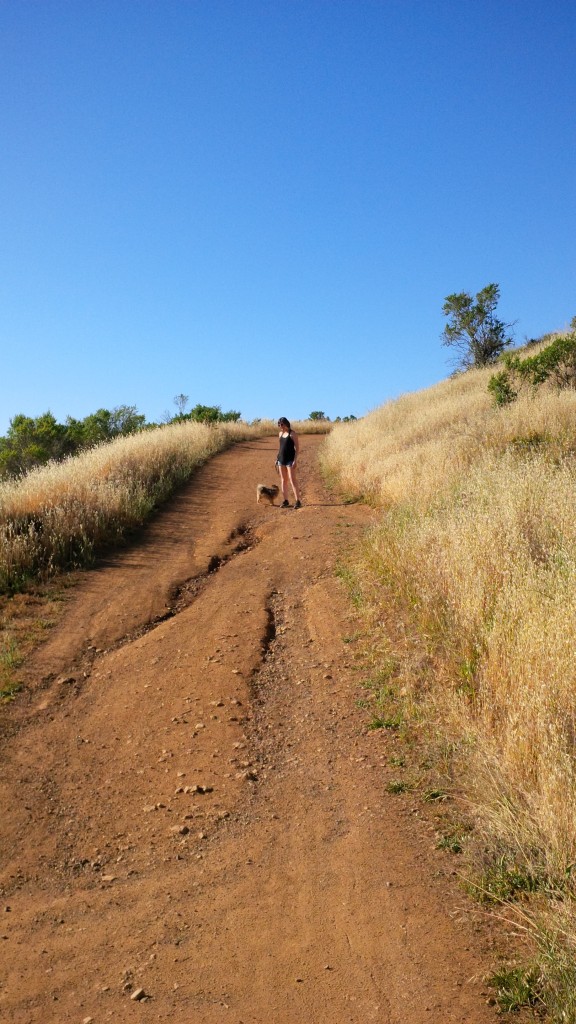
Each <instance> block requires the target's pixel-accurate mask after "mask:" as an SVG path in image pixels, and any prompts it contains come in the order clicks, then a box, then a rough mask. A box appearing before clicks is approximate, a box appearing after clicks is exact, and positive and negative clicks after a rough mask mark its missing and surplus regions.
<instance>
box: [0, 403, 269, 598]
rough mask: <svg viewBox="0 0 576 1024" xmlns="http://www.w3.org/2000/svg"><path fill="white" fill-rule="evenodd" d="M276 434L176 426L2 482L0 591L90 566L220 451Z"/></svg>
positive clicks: (262, 428) (242, 427)
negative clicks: (100, 552) (249, 440)
mask: <svg viewBox="0 0 576 1024" xmlns="http://www.w3.org/2000/svg"><path fill="white" fill-rule="evenodd" d="M271 431H272V425H271V424H270V423H267V422H264V423H260V424H258V425H255V426H252V427H249V426H247V425H246V424H236V423H223V424H219V425H216V426H205V425H204V424H200V423H183V424H173V425H170V426H166V427H160V428H157V429H154V430H149V431H143V432H142V433H139V434H133V435H131V436H129V437H122V438H118V439H117V440H116V441H113V442H112V443H110V444H103V445H99V446H98V447H96V448H93V449H91V450H90V451H88V452H86V453H84V454H83V455H81V456H77V457H75V458H70V459H68V460H66V461H65V462H61V463H52V464H50V465H48V466H46V467H42V468H41V469H37V470H34V471H32V472H31V473H28V474H27V475H26V476H24V477H23V478H22V479H20V480H17V481H9V482H3V483H0V591H3V592H6V591H13V590H15V589H18V588H19V587H20V586H21V585H22V584H23V583H24V581H26V580H28V579H31V578H35V577H39V576H40V577H46V576H49V575H50V574H52V573H54V572H55V571H58V570H61V569H65V568H71V567H76V566H82V565H87V564H90V562H91V560H92V559H93V558H94V555H95V554H96V553H97V552H99V551H102V550H103V549H104V548H107V547H110V546H111V545H113V544H115V543H118V542H120V541H121V540H122V539H123V538H125V537H126V536H127V534H129V533H130V531H131V530H134V529H135V528H137V527H139V526H141V525H142V524H143V523H144V522H145V520H146V519H147V517H148V516H149V515H150V514H151V512H152V511H153V510H154V509H155V508H156V507H157V506H158V505H159V504H160V503H161V502H163V501H165V500H166V498H168V497H169V496H170V494H172V493H173V492H174V490H175V489H176V488H177V487H178V486H180V485H181V484H182V483H184V482H185V481H186V480H188V479H189V478H190V476H191V475H192V473H193V472H194V470H195V469H196V468H197V467H198V466H200V465H202V463H204V462H205V461H206V460H207V459H209V458H210V457H211V456H212V455H214V454H215V453H216V452H218V451H221V450H222V449H223V448H225V447H227V446H228V445H230V444H233V443H235V442H236V441H241V440H244V439H246V438H248V437H255V436H262V435H265V434H268V433H270V432H271Z"/></svg>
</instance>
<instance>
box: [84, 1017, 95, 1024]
mask: <svg viewBox="0 0 576 1024" xmlns="http://www.w3.org/2000/svg"><path fill="white" fill-rule="evenodd" d="M82 1024H94V1017H84V1020H83V1021H82Z"/></svg>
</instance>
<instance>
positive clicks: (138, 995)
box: [130, 988, 146, 1002]
mask: <svg viewBox="0 0 576 1024" xmlns="http://www.w3.org/2000/svg"><path fill="white" fill-rule="evenodd" d="M145 998H146V993H145V991H144V989H143V988H135V989H134V991H133V993H132V995H131V996H130V999H133V1000H134V1001H135V1002H139V1001H140V1000H141V999H145Z"/></svg>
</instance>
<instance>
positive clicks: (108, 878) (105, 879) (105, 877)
mask: <svg viewBox="0 0 576 1024" xmlns="http://www.w3.org/2000/svg"><path fill="white" fill-rule="evenodd" d="M101 877H102V881H103V882H115V881H116V875H102V876H101Z"/></svg>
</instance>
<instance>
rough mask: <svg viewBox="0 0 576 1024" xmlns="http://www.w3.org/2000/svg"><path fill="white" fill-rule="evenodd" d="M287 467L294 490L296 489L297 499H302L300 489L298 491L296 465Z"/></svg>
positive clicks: (295, 495)
mask: <svg viewBox="0 0 576 1024" xmlns="http://www.w3.org/2000/svg"><path fill="white" fill-rule="evenodd" d="M282 468H284V467H282ZM286 469H287V470H288V476H289V478H290V484H291V486H292V490H293V491H294V497H295V499H296V501H300V494H299V491H298V481H297V480H296V466H286Z"/></svg>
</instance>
